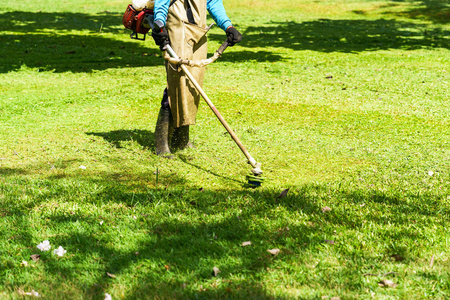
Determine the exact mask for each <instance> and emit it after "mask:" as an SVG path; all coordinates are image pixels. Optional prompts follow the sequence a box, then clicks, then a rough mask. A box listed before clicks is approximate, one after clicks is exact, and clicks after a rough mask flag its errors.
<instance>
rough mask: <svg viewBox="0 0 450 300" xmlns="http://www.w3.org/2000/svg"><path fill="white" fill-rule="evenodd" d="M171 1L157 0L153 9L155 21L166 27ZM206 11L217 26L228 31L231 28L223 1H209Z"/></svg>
mask: <svg viewBox="0 0 450 300" xmlns="http://www.w3.org/2000/svg"><path fill="white" fill-rule="evenodd" d="M169 5H170V0H156V1H155V7H154V9H153V11H154V13H155V21H157V20H159V21H161V22H163V24H164V25H166V18H167V12H168V11H169ZM206 9H207V10H208V12H209V14H210V15H211V17H212V18H213V19H214V22H216V24H217V26H219V27H220V28H222V29H223V30H226V29H227V28H228V27H230V26H231V25H232V24H231V21H230V19H229V18H228V16H227V13H226V12H225V8H224V7H223V2H222V0H207V2H206Z"/></svg>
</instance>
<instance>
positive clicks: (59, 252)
mask: <svg viewBox="0 0 450 300" xmlns="http://www.w3.org/2000/svg"><path fill="white" fill-rule="evenodd" d="M53 253H55V254H56V255H58V256H64V254H66V253H67V250H64V248H63V247H61V246H59V247H58V249H55V251H53Z"/></svg>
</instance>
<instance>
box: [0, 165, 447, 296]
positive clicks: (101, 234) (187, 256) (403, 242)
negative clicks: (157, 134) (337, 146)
mask: <svg viewBox="0 0 450 300" xmlns="http://www.w3.org/2000/svg"><path fill="white" fill-rule="evenodd" d="M15 174H25V172H24V171H21V170H16V171H14V172H13V171H12V170H10V171H9V172H8V174H5V176H4V178H5V180H6V182H7V183H6V185H5V184H4V183H2V182H0V183H1V185H0V195H4V197H3V198H2V197H0V203H1V207H2V209H1V210H0V213H1V214H2V216H3V217H4V218H10V219H11V221H12V222H14V226H15V232H16V233H17V234H18V236H19V235H21V236H24V237H25V238H24V239H19V238H16V237H6V238H10V241H11V243H14V244H15V245H18V246H19V247H21V248H24V249H29V248H30V244H31V243H32V242H33V237H34V239H35V238H36V236H42V233H38V232H36V230H35V229H33V228H34V227H33V226H36V225H39V226H44V227H45V228H48V229H47V230H48V232H55V233H56V234H55V235H52V236H51V237H50V238H49V239H51V243H52V244H53V245H55V246H56V245H64V246H65V248H66V249H67V250H68V256H67V257H65V258H63V259H55V258H54V257H52V254H51V253H46V254H43V257H42V261H41V262H40V265H41V266H42V267H43V268H44V270H45V271H44V273H45V276H47V281H48V280H53V281H54V282H55V283H64V286H63V287H61V291H60V293H61V295H62V296H68V295H65V294H64V293H65V291H66V290H65V289H67V284H70V285H73V286H75V287H77V288H78V289H79V290H82V291H84V293H85V295H84V296H83V298H86V299H90V298H99V297H101V296H102V295H103V293H104V292H105V290H107V289H108V287H111V286H115V285H116V284H119V283H118V281H117V280H119V281H120V282H121V283H120V284H125V285H126V286H128V287H129V288H127V290H126V292H125V295H124V296H125V298H126V299H154V298H155V297H160V298H189V299H190V298H200V299H211V298H213V299H229V298H232V299H248V298H263V299H270V298H276V299H284V298H286V299H288V298H289V297H287V296H286V297H283V296H278V295H277V296H276V297H275V296H274V295H273V294H272V292H270V290H271V288H269V289H266V287H265V284H266V283H265V281H264V278H265V276H266V275H265V274H267V272H270V270H271V269H272V270H273V269H274V268H281V269H282V270H285V271H286V272H290V271H289V270H290V268H291V266H292V264H294V263H306V262H307V261H308V259H310V258H309V257H310V256H311V255H314V254H319V253H321V252H323V251H326V249H327V248H330V247H332V248H333V249H334V250H333V251H334V252H337V253H339V257H341V258H342V260H343V261H345V262H346V263H347V264H348V263H349V262H351V261H354V262H355V264H356V265H358V263H357V262H358V259H360V258H361V257H363V258H364V261H365V264H367V265H370V264H372V263H378V260H379V259H380V256H379V253H377V255H375V256H373V257H371V255H370V254H369V253H370V251H369V250H363V249H364V246H363V245H359V244H358V243H354V242H352V243H351V244H352V246H351V247H347V245H348V243H349V241H347V240H345V237H344V238H343V239H342V238H339V236H334V234H335V233H334V232H335V230H339V231H344V230H349V231H355V230H356V231H360V230H361V231H364V224H365V223H370V224H375V225H376V228H383V226H385V225H387V224H395V225H396V227H393V228H391V229H390V230H389V231H386V232H383V231H376V232H374V234H372V236H373V238H374V239H376V240H379V242H380V243H386V244H387V245H386V248H385V253H382V255H384V257H385V258H386V259H388V258H389V257H390V256H391V255H394V254H395V255H401V256H402V257H403V258H404V259H405V260H406V261H408V260H409V259H414V257H415V256H416V255H417V254H416V253H413V251H415V250H414V249H415V248H416V246H415V245H416V244H415V243H416V241H417V240H426V239H430V236H426V235H425V234H424V232H423V230H421V226H424V227H426V224H427V222H428V221H427V219H424V218H422V216H426V217H435V218H440V219H441V221H442V226H445V224H447V223H448V221H449V219H448V218H449V217H448V216H450V207H449V204H448V203H446V202H445V201H444V202H442V201H440V200H439V197H437V195H435V194H433V195H431V194H430V195H427V194H422V197H421V198H420V199H417V201H416V202H414V204H409V203H407V202H406V201H405V199H406V198H408V197H409V198H410V197H411V195H408V194H404V193H401V192H395V191H386V192H381V191H374V190H369V189H363V188H358V187H353V188H343V187H337V186H327V185H314V184H310V185H304V186H297V187H292V188H291V191H290V192H289V193H288V195H287V196H286V197H283V198H278V197H277V196H278V194H279V192H280V191H275V190H271V189H256V190H240V191H232V190H225V189H224V190H203V191H199V190H197V189H192V188H191V187H189V182H186V180H185V179H184V178H181V177H179V176H178V175H176V173H173V174H170V176H169V175H168V176H167V177H163V178H161V184H160V185H159V186H157V187H155V186H151V185H148V184H147V185H145V184H141V185H136V184H135V180H136V177H140V178H144V182H145V181H148V180H149V179H151V178H152V177H154V176H152V175H150V174H145V173H142V174H128V173H126V171H124V172H122V173H121V174H112V173H108V172H105V173H99V174H97V175H96V176H93V177H86V176H69V177H65V178H64V179H54V178H48V179H45V180H36V179H28V178H27V177H24V178H21V179H20V184H18V183H19V182H18V181H16V180H17V179H16V178H17V177H16V176H15ZM117 176H121V177H122V180H117ZM167 182H171V183H172V185H171V186H172V188H167V187H165V188H164V186H166V183H167ZM80 187H83V188H81V189H80ZM441 193H442V195H444V194H445V195H446V193H445V191H441ZM16 199H26V200H27V201H26V202H23V200H21V201H17V200H16ZM65 203H76V205H75V206H73V207H74V208H72V210H68V209H67V206H64V204H65ZM330 203H333V204H330ZM360 203H362V204H365V206H364V207H363V206H359V204H360ZM327 204H328V205H330V206H332V210H331V211H330V212H328V213H323V212H322V207H324V206H325V205H327ZM352 205H358V207H361V208H359V209H354V208H350V209H349V207H351V206H352ZM82 206H90V207H95V208H96V209H95V212H93V213H92V214H86V212H85V210H83V209H80V207H82ZM36 210H38V211H40V212H39V214H40V215H42V219H41V221H40V223H39V224H36V223H33V224H31V223H30V222H31V221H30V218H29V217H25V216H27V215H28V212H29V211H36ZM283 211H285V212H286V213H284V214H283V217H280V212H283ZM286 214H288V215H289V218H286ZM133 215H135V217H133ZM300 215H301V216H303V217H302V218H303V219H305V220H307V222H296V221H293V220H295V219H296V216H300ZM20 216H24V217H22V218H20ZM100 221H104V223H103V225H102V224H100ZM415 222H416V224H417V227H410V226H409V225H408V224H410V223H415ZM421 224H422V225H421ZM44 236H46V234H44ZM327 240H335V242H334V241H333V244H330V243H329V242H327ZM244 241H251V242H252V245H251V246H249V247H242V246H241V243H242V242H244ZM354 247H356V248H354ZM31 248H32V249H29V250H25V252H24V253H25V255H26V254H28V255H30V254H33V253H34V252H36V249H35V248H33V247H31ZM272 248H279V249H281V254H279V255H277V256H273V255H271V254H269V253H268V252H267V249H272ZM356 265H355V266H356ZM213 267H217V268H219V269H220V270H221V273H220V274H219V275H218V276H217V277H214V276H213V275H212V271H213ZM15 268H16V267H15V264H14V262H10V263H8V262H5V263H2V269H3V270H4V272H6V271H7V272H8V274H14V273H15V272H18V270H17V269H15ZM5 270H6V271H5ZM360 270H361V266H360V265H358V267H357V268H350V267H348V268H344V269H343V270H341V271H340V272H341V273H339V276H344V277H346V278H354V279H355V278H356V280H355V281H354V282H353V280H350V283H348V285H346V286H345V288H346V289H348V290H354V291H358V290H359V289H360V279H357V278H361V274H360ZM106 272H109V273H111V274H113V276H117V277H118V279H114V278H111V277H110V276H108V275H106ZM322 272H326V273H327V274H328V275H327V276H328V277H329V278H330V280H329V281H326V282H319V284H320V286H322V287H323V288H326V289H330V290H333V289H334V288H335V287H336V284H338V283H337V282H335V281H333V279H332V278H334V277H335V276H334V275H335V273H333V272H335V270H334V268H329V269H328V268H326V267H324V269H323V270H322ZM80 274H89V276H87V277H85V276H83V275H80ZM232 274H239V275H240V277H239V278H241V279H236V277H233V275H232ZM289 276H290V278H291V279H292V280H294V281H295V282H296V284H297V285H298V286H304V287H310V288H313V287H314V286H313V282H315V280H314V279H312V278H310V277H309V276H304V275H296V274H295V272H294V273H290V275H289ZM9 278H10V279H11V278H14V280H13V282H14V283H13V282H11V281H7V282H6V285H7V286H9V287H11V288H14V286H20V285H25V284H26V283H27V282H26V281H24V280H26V279H25V278H21V277H15V276H13V277H11V275H10V277H9ZM311 280H312V281H311ZM214 282H216V284H213V283H214ZM203 284H205V285H208V288H207V289H204V288H203V287H202V285H203ZM281 284H284V283H281ZM122 288H123V287H122ZM55 289H56V290H58V287H55ZM66 292H67V291H66ZM43 294H44V295H45V293H44V292H43ZM318 296H319V295H318Z"/></svg>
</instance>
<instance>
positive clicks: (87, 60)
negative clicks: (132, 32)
mask: <svg viewBox="0 0 450 300" xmlns="http://www.w3.org/2000/svg"><path fill="white" fill-rule="evenodd" d="M0 4H1V6H2V7H6V5H5V3H2V2H0ZM388 4H389V5H388ZM394 4H396V5H392V3H388V2H382V1H365V2H358V1H352V2H351V3H350V2H348V1H325V2H323V3H313V2H308V1H306V2H303V3H302V4H296V6H295V7H292V3H291V2H286V1H278V2H277V5H278V7H279V9H278V10H276V11H275V12H273V13H271V15H270V17H269V18H268V17H267V13H268V11H267V12H266V10H268V9H269V8H268V6H267V5H266V4H265V2H262V1H252V2H251V3H250V2H249V3H243V2H241V3H234V2H232V3H230V9H228V11H229V14H230V15H232V16H234V18H233V19H234V20H236V23H237V24H238V25H239V27H240V29H242V31H243V32H244V34H245V37H246V39H244V41H243V42H242V44H241V45H242V46H239V47H238V46H237V47H234V48H231V49H228V50H227V52H226V53H225V55H224V56H223V57H222V58H221V60H220V61H218V62H217V63H216V64H214V65H212V66H210V67H209V70H208V76H207V81H206V83H205V89H206V91H207V93H208V95H209V96H210V98H211V99H213V101H214V103H215V104H216V106H217V107H218V108H219V110H221V112H222V113H223V114H224V116H225V118H226V119H227V120H228V121H229V123H230V124H231V126H232V127H233V128H234V129H235V130H236V132H237V133H238V135H239V136H240V137H241V139H242V140H243V142H244V144H245V145H246V146H247V147H248V148H249V151H250V153H252V155H253V156H255V158H256V159H257V160H258V161H261V162H262V163H263V170H264V171H265V176H266V177H267V182H265V183H264V185H263V187H262V188H260V189H257V190H251V189H250V190H249V189H246V188H245V187H244V176H245V175H246V174H247V173H248V170H249V167H248V165H247V164H246V161H245V159H244V157H243V156H242V154H241V153H240V152H239V150H238V149H237V148H236V146H235V145H234V144H233V143H232V141H230V139H229V136H228V135H227V134H224V133H225V130H224V129H223V128H222V127H221V126H220V124H219V123H218V121H217V120H215V119H214V118H213V117H212V114H211V113H210V112H209V111H208V109H207V108H206V107H205V106H202V108H201V111H200V114H199V118H198V126H195V127H194V128H193V137H194V139H195V141H194V142H195V144H196V145H197V148H196V149H193V150H188V151H185V152H178V153H176V157H177V158H176V160H174V161H167V160H164V159H160V158H158V157H156V156H155V155H154V153H153V151H152V149H153V147H154V141H153V131H154V122H155V119H156V113H157V110H158V106H159V100H160V96H161V95H160V94H161V87H162V86H164V74H163V72H162V59H161V57H160V56H159V51H158V50H157V49H156V47H154V46H153V44H152V42H151V41H148V42H146V43H138V42H134V41H130V40H129V39H128V38H127V35H126V32H125V31H124V30H122V29H121V25H120V17H121V13H122V9H123V7H122V4H119V3H97V4H92V3H85V2H81V1H77V5H74V4H72V3H65V2H61V3H58V4H56V6H54V7H53V8H49V7H46V4H45V3H43V2H42V3H40V2H38V3H36V6H35V7H34V6H33V7H20V5H21V4H18V5H19V6H18V7H17V8H16V10H20V12H18V11H15V12H14V16H15V17H16V19H15V20H16V21H15V22H11V21H10V19H11V18H9V16H10V15H12V13H11V11H12V10H10V9H8V10H4V11H6V12H5V13H2V14H1V15H0V18H1V19H2V20H3V21H4V22H2V24H3V25H2V26H4V28H2V39H3V38H4V39H5V41H6V43H5V44H3V46H2V51H3V53H5V54H6V55H4V56H2V58H0V60H1V63H0V66H1V67H0V72H1V74H0V83H1V90H0V99H1V101H0V105H1V106H0V110H1V113H0V122H1V123H0V124H1V128H2V129H1V132H0V135H1V138H2V141H4V142H3V143H2V144H1V145H0V158H2V159H1V160H0V172H1V174H2V176H1V177H0V202H1V206H0V215H1V216H2V220H1V223H0V224H1V225H0V226H1V229H2V230H1V231H0V232H2V233H1V235H2V238H1V239H0V240H1V241H2V245H1V247H0V249H2V250H1V252H0V256H1V268H0V270H1V273H0V274H1V275H0V277H1V278H2V282H4V283H3V284H2V285H1V288H0V295H1V296H2V297H3V298H18V297H19V296H18V294H17V289H18V288H22V289H23V290H25V291H29V290H31V289H35V290H37V291H38V292H39V293H41V294H42V295H44V296H45V297H46V298H50V299H60V298H67V297H73V295H79V296H78V297H79V298H87V299H91V298H99V299H103V297H104V293H105V292H107V293H110V294H112V295H113V297H114V298H127V299H128V298H129V299H133V298H136V299H142V298H156V297H160V298H195V297H200V298H211V297H213V298H249V297H250V298H251V297H253V298H271V297H272V298H307V299H310V298H321V297H322V296H323V295H328V296H340V297H342V298H369V297H372V296H373V297H377V298H429V297H433V298H442V299H444V298H446V297H448V291H449V284H448V282H449V276H448V272H449V256H448V244H449V235H448V233H447V231H448V230H447V229H448V226H447V224H448V221H449V220H448V216H449V202H450V199H449V195H450V193H449V189H448V183H449V176H448V172H447V170H448V169H449V163H448V155H449V152H450V149H449V144H448V142H447V141H448V137H449V130H448V112H449V107H448V101H446V100H448V92H447V91H446V89H445V86H446V85H447V84H448V74H447V72H448V65H449V64H448V34H446V33H447V32H448V26H447V25H446V24H445V23H442V21H441V19H439V16H437V17H436V15H434V14H433V10H423V11H422V12H423V14H422V15H419V14H417V10H418V9H420V6H416V5H415V4H410V3H394ZM397 4H398V5H397ZM423 4H424V5H431V4H432V3H431V1H430V2H425V1H424V3H423ZM256 6H257V7H258V8H259V9H258V10H254V9H251V8H254V7H256ZM287 6H288V7H290V10H286V9H285V8H286V7H287ZM271 7H272V8H273V6H271ZM272 8H271V11H272ZM37 10H42V11H40V12H36V11H37ZM105 10H107V12H106V11H105ZM55 11H56V12H58V14H55V13H54V12H55ZM244 12H245V13H244ZM411 12H414V13H415V15H414V16H412V15H411ZM27 20H33V22H28V23H27V27H24V26H22V25H23V23H24V22H25V21H27ZM286 20H289V21H290V22H286ZM6 25H7V26H6ZM100 28H102V30H101V32H100ZM280 36H281V37H283V38H280ZM223 39H224V36H223V34H221V33H220V30H218V29H217V28H216V29H213V31H212V32H211V34H210V41H211V43H210V52H212V51H213V50H214V49H215V48H217V47H218V45H219V44H220V43H221V41H222V40H223ZM130 79H132V80H130ZM81 165H83V166H86V169H85V170H83V169H80V168H79V167H80V166H81ZM156 171H158V172H159V173H158V176H157V175H156ZM429 171H433V175H432V176H430V175H429V174H430V173H428V172H429ZM284 188H290V191H289V193H288V196H287V197H285V198H281V199H279V198H277V196H278V195H279V193H280V192H281V190H282V189H284ZM324 206H329V207H331V208H332V210H331V211H330V212H329V213H322V208H323V207H324ZM102 221H103V223H102V225H100V222H102ZM44 239H49V240H50V242H51V243H52V246H53V248H52V249H54V248H56V247H58V246H59V245H62V246H63V247H64V248H65V249H67V251H68V253H67V255H66V256H65V257H62V258H57V257H56V256H54V255H53V254H52V253H47V252H45V253H41V254H42V258H41V261H39V262H37V263H35V262H31V261H30V259H29V256H30V254H33V253H37V251H39V250H37V249H36V245H37V244H38V243H39V242H41V241H43V240H44ZM247 240H250V241H252V246H250V247H241V246H240V245H241V243H242V242H243V241H247ZM326 240H329V241H334V244H330V243H329V242H326ZM271 248H279V249H281V250H282V252H281V254H280V255H278V256H276V257H272V256H271V255H270V254H269V253H268V252H266V250H267V249H271ZM433 255H434V263H433V265H431V263H430V261H431V258H432V257H433ZM396 259H397V260H398V261H397V260H396ZM22 260H27V261H29V263H30V264H31V265H32V266H31V267H23V266H21V265H20V264H21V261H22ZM214 266H216V267H218V268H219V269H220V270H221V271H222V272H221V273H220V274H219V276H218V277H213V276H211V273H212V268H213V267H214ZM106 272H109V273H112V274H114V275H116V278H110V277H108V276H107V275H106ZM388 272H396V273H395V274H390V275H386V278H389V279H391V280H393V281H395V282H396V283H398V284H399V286H398V287H397V288H395V289H383V288H380V287H379V286H378V284H377V282H378V281H380V280H381V279H383V278H385V277H382V276H381V275H382V274H386V273H388ZM363 274H377V275H380V276H373V275H366V276H364V275H363Z"/></svg>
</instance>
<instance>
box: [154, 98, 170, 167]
mask: <svg viewBox="0 0 450 300" xmlns="http://www.w3.org/2000/svg"><path fill="white" fill-rule="evenodd" d="M172 132H173V118H172V113H171V112H170V106H169V100H168V96H167V89H165V90H164V95H163V98H162V100H161V108H160V109H159V114H158V120H157V121H156V127H155V148H156V149H155V150H156V154H157V155H159V156H163V157H166V158H172V155H170V154H171V152H170V149H169V141H170V139H171V135H172Z"/></svg>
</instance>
